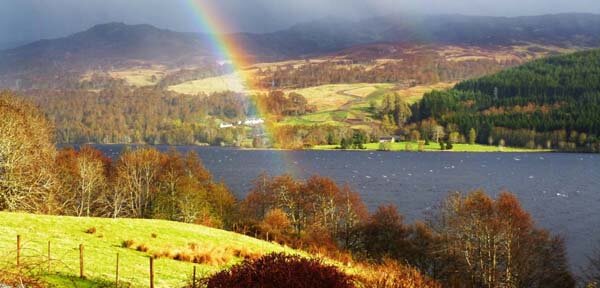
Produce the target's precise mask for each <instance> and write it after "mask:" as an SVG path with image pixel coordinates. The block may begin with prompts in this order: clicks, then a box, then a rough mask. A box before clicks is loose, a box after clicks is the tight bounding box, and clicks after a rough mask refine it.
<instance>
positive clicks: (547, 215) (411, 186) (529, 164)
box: [98, 145, 600, 269]
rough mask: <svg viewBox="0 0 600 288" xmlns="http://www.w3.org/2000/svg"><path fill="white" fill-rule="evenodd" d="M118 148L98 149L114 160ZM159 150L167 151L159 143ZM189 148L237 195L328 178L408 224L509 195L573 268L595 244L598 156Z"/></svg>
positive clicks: (599, 223)
mask: <svg viewBox="0 0 600 288" xmlns="http://www.w3.org/2000/svg"><path fill="white" fill-rule="evenodd" d="M122 147H123V146H119V145H108V146H98V148H99V149H101V150H102V151H104V152H105V153H107V154H109V155H111V156H112V157H116V156H117V155H118V154H119V152H120V151H121V149H122ZM157 148H159V149H160V150H166V149H168V147H166V146H158V147H157ZM177 149H179V150H181V151H182V152H185V151H188V150H194V151H196V152H197V153H198V154H199V155H200V157H201V158H202V161H203V162H204V165H205V166H206V167H207V168H208V169H209V170H210V171H211V172H212V174H213V175H214V177H215V178H216V179H217V180H222V181H224V182H225V183H227V185H228V186H229V187H230V188H231V189H232V190H233V191H234V193H235V194H236V195H237V196H238V197H244V196H245V195H246V193H247V191H248V190H249V189H250V188H251V186H252V184H251V181H252V179H254V178H256V177H257V176H258V175H259V174H260V173H261V172H262V171H266V172H268V173H269V174H271V175H279V174H282V173H286V172H288V173H290V174H292V175H294V176H296V177H307V176H310V175H312V174H319V175H323V176H329V177H331V178H333V179H335V180H336V181H337V182H338V183H348V184H349V185H350V186H351V187H353V188H354V189H355V190H357V191H359V192H360V194H361V196H362V198H363V200H364V201H365V203H366V204H367V206H368V207H369V209H371V211H372V210H373V209H375V208H376V207H377V206H378V205H380V204H385V203H393V204H395V205H396V206H397V207H398V209H399V210H400V212H401V213H402V214H404V215H405V217H406V219H407V221H409V222H412V221H414V220H416V219H420V218H424V217H425V216H426V214H427V211H429V210H430V209H432V207H434V206H435V205H436V204H438V203H439V202H440V201H441V200H443V199H444V198H445V197H446V196H447V195H448V193H449V192H450V191H471V190H473V189H478V188H483V189H485V190H486V191H487V192H488V193H489V194H491V195H497V194H498V193H499V192H501V191H504V190H508V191H511V192H513V193H515V194H516V195H517V196H518V197H519V199H520V200H521V202H522V204H523V206H524V207H525V209H527V211H529V212H530V213H531V214H532V216H533V217H534V219H535V221H536V222H537V223H538V224H540V225H541V226H542V227H545V228H548V229H550V230H551V231H553V232H554V233H559V234H561V235H563V236H564V237H565V239H566V243H567V248H568V252H569V259H570V261H571V264H572V266H573V268H574V269H577V268H578V267H580V266H582V265H584V264H586V256H587V255H588V253H589V252H590V251H592V250H593V249H594V248H595V247H598V246H600V155H597V154H561V153H529V154H528V153H451V152H449V153H403V152H397V153H396V152H363V151H355V152H351V151H271V150H237V149H226V148H214V147H177Z"/></svg>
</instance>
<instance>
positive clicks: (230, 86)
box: [169, 72, 249, 95]
mask: <svg viewBox="0 0 600 288" xmlns="http://www.w3.org/2000/svg"><path fill="white" fill-rule="evenodd" d="M246 77H249V75H242V74H241V73H239V72H236V73H231V74H226V75H221V76H217V77H209V78H204V79H200V80H193V81H188V82H184V83H181V84H178V85H173V86H169V90H171V91H175V92H177V93H182V94H189V95H197V94H200V93H206V94H210V93H216V92H224V91H234V92H245V91H246V90H247V87H246V83H244V79H245V78H246Z"/></svg>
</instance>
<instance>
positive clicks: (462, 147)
mask: <svg viewBox="0 0 600 288" xmlns="http://www.w3.org/2000/svg"><path fill="white" fill-rule="evenodd" d="M407 143H408V145H407ZM379 146H380V145H379V143H367V144H365V148H366V149H364V150H351V151H376V150H379ZM337 147H339V145H318V146H315V147H313V148H312V149H313V150H335V149H336V148H337ZM407 148H408V150H407ZM418 149H419V144H418V143H417V142H396V143H391V146H390V151H411V152H416V151H418ZM551 151H552V150H534V149H526V148H514V147H502V148H500V147H497V146H489V145H481V144H474V145H470V144H453V148H452V150H444V152H551ZM425 152H441V149H440V145H439V144H437V143H435V142H432V143H430V145H426V146H425Z"/></svg>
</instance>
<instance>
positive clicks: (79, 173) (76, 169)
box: [55, 146, 111, 216]
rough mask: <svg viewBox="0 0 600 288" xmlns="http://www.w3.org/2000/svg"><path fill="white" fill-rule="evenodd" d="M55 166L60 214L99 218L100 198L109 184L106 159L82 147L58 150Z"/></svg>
mask: <svg viewBox="0 0 600 288" xmlns="http://www.w3.org/2000/svg"><path fill="white" fill-rule="evenodd" d="M55 163H56V169H57V174H58V179H59V180H58V182H59V183H60V190H61V193H59V194H58V195H57V199H58V200H59V201H58V203H60V206H61V208H62V209H61V210H62V213H63V214H68V215H76V216H100V215H101V214H102V212H104V210H105V209H104V208H105V207H104V206H103V205H104V203H103V202H102V199H103V195H104V193H106V190H107V185H109V173H110V169H111V161H110V159H109V158H107V157H106V156H104V154H103V153H102V152H101V151H99V150H97V149H95V148H93V147H91V146H84V147H83V148H81V149H80V150H79V151H77V150H75V149H73V148H66V149H63V150H60V151H59V153H58V155H57V156H56V161H55ZM101 211H102V212H101Z"/></svg>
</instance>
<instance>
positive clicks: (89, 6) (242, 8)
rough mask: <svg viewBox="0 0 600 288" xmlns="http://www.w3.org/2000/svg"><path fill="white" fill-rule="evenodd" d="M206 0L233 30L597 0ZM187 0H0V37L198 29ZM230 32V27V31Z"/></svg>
mask: <svg viewBox="0 0 600 288" xmlns="http://www.w3.org/2000/svg"><path fill="white" fill-rule="evenodd" d="M196 1H210V2H213V3H214V4H213V5H214V6H215V7H217V10H218V11H219V14H220V15H222V17H226V18H227V20H226V22H228V23H230V25H231V27H232V30H236V31H246V32H266V31H274V30H278V29H283V28H286V27H288V26H291V25H293V24H296V23H298V22H306V21H310V20H314V19H320V18H324V17H329V16H334V17H344V18H354V19H357V18H365V17H372V16H377V15H383V14H397V13H426V14H440V13H451V14H454V13H460V14H469V15H493V16H521V15H539V14H548V13H562V12H587V13H597V14H600V0H196ZM189 8H190V6H189V0H0V43H7V42H22V41H31V40H37V39H42V38H55V37H60V36H65V35H68V34H71V33H74V32H78V31H81V30H84V29H87V28H89V27H91V26H93V25H95V24H100V23H106V22H115V21H116V22H125V23H127V24H140V23H145V24H152V25H155V26H158V27H161V28H168V29H172V30H177V31H190V32H191V31H194V32H198V31H200V30H201V29H202V27H200V26H199V25H198V24H197V22H196V21H195V20H194V16H193V12H191V11H190V9H189ZM229 32H231V31H229Z"/></svg>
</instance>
